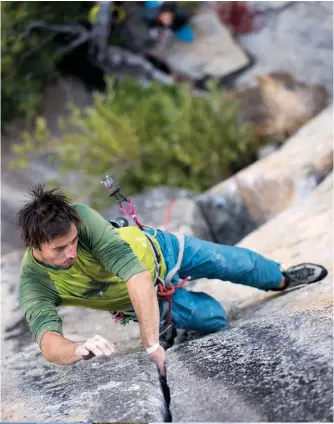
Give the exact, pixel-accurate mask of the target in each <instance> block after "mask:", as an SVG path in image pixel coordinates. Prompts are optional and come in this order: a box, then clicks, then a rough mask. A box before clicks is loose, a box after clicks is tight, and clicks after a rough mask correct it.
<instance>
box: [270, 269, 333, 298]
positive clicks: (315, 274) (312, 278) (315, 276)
mask: <svg viewBox="0 0 334 424" xmlns="http://www.w3.org/2000/svg"><path fill="white" fill-rule="evenodd" d="M282 274H283V276H284V278H285V281H286V285H285V286H284V287H281V288H276V289H274V291H281V290H285V289H287V288H289V289H290V288H293V287H298V286H301V285H304V284H312V283H315V282H317V281H320V280H322V279H324V278H325V277H326V275H327V274H328V271H327V269H326V268H325V267H323V266H322V265H317V264H310V263H304V264H299V265H295V266H291V267H290V268H288V269H287V270H285V271H283V272H282Z"/></svg>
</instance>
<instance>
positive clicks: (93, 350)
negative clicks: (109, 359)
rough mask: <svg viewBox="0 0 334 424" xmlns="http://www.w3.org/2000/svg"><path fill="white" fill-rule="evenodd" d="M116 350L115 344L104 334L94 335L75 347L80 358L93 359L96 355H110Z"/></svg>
mask: <svg viewBox="0 0 334 424" xmlns="http://www.w3.org/2000/svg"><path fill="white" fill-rule="evenodd" d="M114 352H115V346H114V345H113V344H112V343H109V342H108V341H107V340H106V339H105V338H104V337H102V336H98V335H96V336H94V337H92V338H91V339H88V340H87V341H86V342H85V343H80V344H78V345H77V347H76V348H75V355H76V356H77V357H78V359H79V360H80V359H84V360H87V359H91V358H93V357H94V356H110V355H112V354H113V353H114Z"/></svg>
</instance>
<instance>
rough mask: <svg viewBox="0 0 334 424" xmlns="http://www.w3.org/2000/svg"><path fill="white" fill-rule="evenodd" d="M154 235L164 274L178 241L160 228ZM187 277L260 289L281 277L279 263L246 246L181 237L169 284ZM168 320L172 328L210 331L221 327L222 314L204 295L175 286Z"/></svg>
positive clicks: (217, 303) (265, 288) (270, 287)
mask: <svg viewBox="0 0 334 424" xmlns="http://www.w3.org/2000/svg"><path fill="white" fill-rule="evenodd" d="M156 237H157V239H158V242H159V244H160V246H161V249H162V252H163V256H164V258H165V261H166V265H167V273H168V272H169V271H170V270H171V269H172V268H174V267H175V264H176V262H177V257H178V252H179V241H178V239H177V237H176V236H175V235H174V234H172V233H168V232H164V231H158V233H157V236H156ZM167 273H166V275H167ZM188 276H191V278H192V280H197V279H199V278H208V279H219V280H224V281H230V282H232V283H236V284H243V285H246V286H251V287H256V288H258V289H262V290H270V289H273V288H275V287H277V286H278V285H279V284H280V282H281V281H282V278H283V275H282V272H281V268H280V264H279V263H277V262H275V261H272V260H269V259H266V258H264V257H263V256H262V255H260V254H258V253H255V252H253V251H251V250H249V249H245V248H241V247H236V246H226V245H221V244H216V243H211V242H208V241H203V240H200V239H198V238H195V237H190V236H185V244H184V253H183V259H182V262H181V266H180V269H179V271H178V273H177V274H175V276H174V277H173V279H172V284H174V285H176V284H177V283H178V282H179V279H182V278H186V277H188ZM208 284H210V283H209V282H208ZM160 307H161V305H160ZM172 321H173V324H174V325H175V327H176V328H183V329H186V330H194V331H200V332H208V333H211V332H215V331H217V330H220V329H222V328H224V327H225V325H226V313H225V311H224V309H223V307H222V305H221V304H220V303H219V302H218V301H217V300H216V299H214V298H213V297H211V296H209V295H208V294H206V293H203V292H192V291H189V290H186V289H184V288H178V289H176V290H175V293H174V295H173V297H172Z"/></svg>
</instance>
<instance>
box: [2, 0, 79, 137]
mask: <svg viewBox="0 0 334 424" xmlns="http://www.w3.org/2000/svg"><path fill="white" fill-rule="evenodd" d="M86 8H87V6H85V5H84V2H65V1H60V2H49V1H41V2H39V1H38V2H37V1H31V2H30V1H29V2H28V1H2V2H1V59H2V63H1V72H2V78H1V82H2V84H1V105H2V107H1V125H2V129H3V128H4V126H5V125H6V123H7V122H8V121H10V120H11V119H12V118H13V117H15V116H19V115H21V116H27V117H32V116H35V115H36V112H37V108H38V106H39V104H40V102H41V100H42V95H43V90H44V87H45V85H46V84H47V82H48V81H49V80H50V78H52V75H53V74H52V72H50V70H51V71H52V70H53V69H54V67H55V63H56V61H57V60H58V59H59V58H60V57H59V56H58V55H57V47H59V43H58V42H56V41H55V37H54V35H55V34H54V33H53V32H51V31H48V30H45V29H38V30H32V31H31V32H29V31H26V30H27V27H28V25H29V24H31V23H32V22H35V21H44V22H46V23H48V24H71V23H76V24H78V23H79V21H80V19H85V18H86V15H87V10H86Z"/></svg>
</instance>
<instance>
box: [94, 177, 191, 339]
mask: <svg viewBox="0 0 334 424" xmlns="http://www.w3.org/2000/svg"><path fill="white" fill-rule="evenodd" d="M101 184H103V185H104V187H105V188H106V189H107V191H108V193H109V197H112V196H114V197H115V198H116V201H117V203H118V204H119V208H120V210H121V211H122V212H123V213H124V214H125V215H127V216H128V217H131V218H132V220H133V221H134V222H135V224H136V225H137V227H138V228H139V229H140V230H142V231H143V232H144V234H145V236H146V238H147V240H148V242H149V245H150V246H151V249H152V253H153V256H154V267H155V269H154V279H153V284H154V287H155V289H156V291H157V296H158V299H160V300H163V301H164V302H163V307H162V312H161V313H160V336H161V335H162V334H164V333H165V332H166V331H167V330H168V329H169V328H170V327H171V325H172V296H173V294H174V292H175V290H176V289H178V288H180V287H182V286H183V285H184V284H185V283H186V282H187V281H189V280H190V279H191V277H187V278H184V279H183V280H181V281H180V282H179V283H178V284H176V285H173V284H172V279H173V277H174V276H175V275H176V273H177V272H178V270H179V269H180V266H181V262H182V258H183V252H184V235H183V234H178V233H174V235H175V236H176V237H177V239H178V241H179V253H178V258H177V261H176V264H175V267H174V268H173V269H171V270H170V271H169V272H168V274H167V275H166V278H165V279H162V278H161V277H160V271H161V255H160V253H159V251H158V249H157V247H156V246H155V244H154V242H153V240H152V238H154V237H155V236H156V230H155V229H154V228H152V227H150V226H148V225H143V224H142V223H141V222H140V221H139V219H138V217H137V215H136V210H135V207H134V205H133V203H132V201H131V200H129V199H128V198H127V197H126V196H124V195H123V194H122V193H121V191H120V187H119V186H117V185H116V183H115V181H114V180H113V178H111V177H109V175H106V178H105V180H103V181H101ZM124 204H127V207H126V206H125V205H124ZM145 228H148V229H151V230H153V231H154V234H153V235H149V234H147V233H146V232H145V231H144V230H145ZM111 314H112V316H113V319H114V321H115V322H119V323H120V324H121V325H126V324H128V323H129V322H130V321H135V322H138V319H137V317H136V313H135V312H134V311H133V310H131V311H117V312H111Z"/></svg>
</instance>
